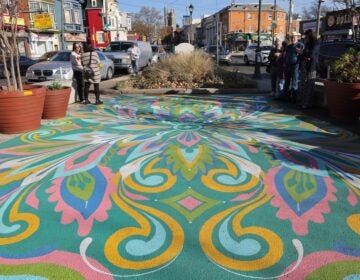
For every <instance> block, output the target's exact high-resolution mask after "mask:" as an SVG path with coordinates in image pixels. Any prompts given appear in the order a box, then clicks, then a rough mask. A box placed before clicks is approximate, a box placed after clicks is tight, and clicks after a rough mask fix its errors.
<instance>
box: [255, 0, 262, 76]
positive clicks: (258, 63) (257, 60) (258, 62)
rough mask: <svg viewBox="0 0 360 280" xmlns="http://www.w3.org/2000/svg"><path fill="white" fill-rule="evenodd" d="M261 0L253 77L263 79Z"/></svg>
mask: <svg viewBox="0 0 360 280" xmlns="http://www.w3.org/2000/svg"><path fill="white" fill-rule="evenodd" d="M261 4H262V3H261V0H259V10H258V40H257V48H256V55H255V71H254V75H253V78H254V79H261V73H260V66H261V54H260V29H261Z"/></svg>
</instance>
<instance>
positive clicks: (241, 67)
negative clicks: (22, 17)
mask: <svg viewBox="0 0 360 280" xmlns="http://www.w3.org/2000/svg"><path fill="white" fill-rule="evenodd" d="M232 60H233V61H232V62H231V64H230V65H224V64H220V67H222V68H223V69H226V70H228V71H239V72H240V73H244V74H246V75H252V74H253V73H254V68H255V65H253V64H250V65H245V64H244V61H243V57H242V56H233V58H232ZM261 73H265V66H262V67H261ZM128 77H129V75H128V74H126V73H124V72H119V71H115V73H114V76H113V78H112V79H110V80H102V81H101V82H100V87H101V88H102V89H107V88H113V87H114V86H115V85H116V83H117V82H118V81H119V79H120V80H122V79H124V80H125V79H127V78H128ZM22 81H23V82H24V83H25V76H22ZM0 85H1V86H4V85H6V80H5V79H4V78H0Z"/></svg>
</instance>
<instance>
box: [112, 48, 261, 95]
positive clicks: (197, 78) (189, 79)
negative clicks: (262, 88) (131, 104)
mask: <svg viewBox="0 0 360 280" xmlns="http://www.w3.org/2000/svg"><path fill="white" fill-rule="evenodd" d="M131 87H133V88H139V89H157V88H200V87H220V88H241V87H256V82H254V81H252V80H250V79H248V78H246V77H244V76H243V75H241V74H240V73H238V72H228V71H225V70H221V69H220V68H216V67H215V63H214V61H213V60H212V59H211V57H209V56H208V55H207V54H206V53H204V52H202V51H194V52H193V53H190V54H176V55H170V56H168V57H166V58H165V59H163V60H161V61H160V62H159V63H157V64H153V65H151V66H150V67H148V68H146V69H144V71H143V72H142V75H141V76H137V77H135V78H134V79H130V80H129V81H127V82H121V83H119V84H118V85H117V88H118V89H120V88H122V89H123V88H127V89H129V88H131Z"/></svg>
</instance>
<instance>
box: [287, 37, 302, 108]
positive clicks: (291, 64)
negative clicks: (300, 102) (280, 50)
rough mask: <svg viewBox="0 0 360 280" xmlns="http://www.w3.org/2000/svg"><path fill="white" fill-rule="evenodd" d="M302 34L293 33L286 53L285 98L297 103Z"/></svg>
mask: <svg viewBox="0 0 360 280" xmlns="http://www.w3.org/2000/svg"><path fill="white" fill-rule="evenodd" d="M299 35H300V33H297V32H293V33H292V35H291V36H290V44H289V45H288V46H287V48H286V51H285V86H284V87H285V88H284V91H285V98H286V99H288V100H291V101H292V102H296V100H297V94H298V83H299V62H300V59H299V56H300V54H301V53H302V51H303V49H304V45H303V44H302V43H301V42H298V36H299Z"/></svg>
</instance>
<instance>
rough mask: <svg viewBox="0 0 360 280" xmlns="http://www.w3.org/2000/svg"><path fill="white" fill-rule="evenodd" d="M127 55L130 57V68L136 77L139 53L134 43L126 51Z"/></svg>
mask: <svg viewBox="0 0 360 280" xmlns="http://www.w3.org/2000/svg"><path fill="white" fill-rule="evenodd" d="M128 54H129V55H130V59H131V67H132V68H133V70H134V73H135V74H136V75H137V74H138V72H139V58H140V54H141V51H140V49H139V47H138V46H137V45H136V44H135V43H132V44H131V48H129V49H128Z"/></svg>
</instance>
